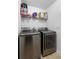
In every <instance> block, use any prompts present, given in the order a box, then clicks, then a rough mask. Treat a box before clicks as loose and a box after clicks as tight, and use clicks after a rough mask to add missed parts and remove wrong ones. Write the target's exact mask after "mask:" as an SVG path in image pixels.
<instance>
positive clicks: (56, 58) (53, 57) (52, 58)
mask: <svg viewBox="0 0 79 59" xmlns="http://www.w3.org/2000/svg"><path fill="white" fill-rule="evenodd" d="M41 59H61V57H60V56H59V55H58V54H57V53H53V54H51V55H48V56H46V57H41Z"/></svg>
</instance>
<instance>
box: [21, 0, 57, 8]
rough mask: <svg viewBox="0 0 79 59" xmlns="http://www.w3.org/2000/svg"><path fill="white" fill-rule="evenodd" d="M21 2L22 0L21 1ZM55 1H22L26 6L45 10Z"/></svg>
mask: <svg viewBox="0 0 79 59" xmlns="http://www.w3.org/2000/svg"><path fill="white" fill-rule="evenodd" d="M22 1H23V0H22ZM55 1H56V0H24V2H26V3H27V4H28V5H30V6H35V7H38V8H42V9H46V8H48V7H49V6H50V5H51V4H53V3H54V2H55Z"/></svg>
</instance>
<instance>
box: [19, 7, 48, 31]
mask: <svg viewBox="0 0 79 59" xmlns="http://www.w3.org/2000/svg"><path fill="white" fill-rule="evenodd" d="M33 12H44V10H43V9H39V8H36V7H32V6H28V13H33ZM20 21H21V22H20ZM21 27H30V28H33V27H35V28H36V29H38V28H39V27H47V23H46V21H44V20H37V19H33V18H29V19H28V18H21V15H20V16H19V29H20V28H21ZM19 32H20V30H19Z"/></svg>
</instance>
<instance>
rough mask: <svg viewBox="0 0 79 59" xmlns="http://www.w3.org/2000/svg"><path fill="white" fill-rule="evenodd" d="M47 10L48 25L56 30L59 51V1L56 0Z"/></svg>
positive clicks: (59, 50) (59, 51)
mask: <svg viewBox="0 0 79 59" xmlns="http://www.w3.org/2000/svg"><path fill="white" fill-rule="evenodd" d="M47 12H48V21H47V24H48V27H49V29H51V30H55V31H56V32H57V52H58V53H59V54H60V53H61V1H60V0H56V1H55V2H54V4H52V5H51V6H50V7H49V8H47Z"/></svg>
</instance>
